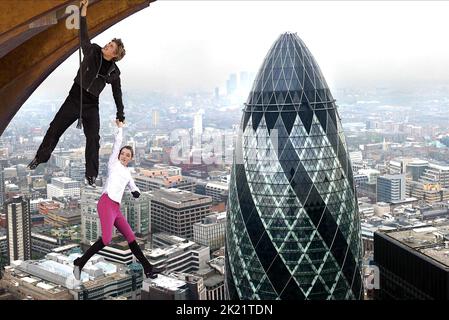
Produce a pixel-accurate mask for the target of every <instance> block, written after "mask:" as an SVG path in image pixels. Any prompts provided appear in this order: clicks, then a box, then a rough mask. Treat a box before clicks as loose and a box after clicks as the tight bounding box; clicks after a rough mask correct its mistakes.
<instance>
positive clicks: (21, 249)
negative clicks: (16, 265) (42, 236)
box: [4, 196, 31, 262]
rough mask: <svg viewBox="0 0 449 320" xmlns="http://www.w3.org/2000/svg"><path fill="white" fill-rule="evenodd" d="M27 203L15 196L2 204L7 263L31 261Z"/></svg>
mask: <svg viewBox="0 0 449 320" xmlns="http://www.w3.org/2000/svg"><path fill="white" fill-rule="evenodd" d="M29 207H30V206H29V203H28V201H26V200H23V198H22V197H21V196H15V197H13V198H12V199H10V200H8V201H6V202H5V204H4V208H5V213H6V226H7V234H6V241H7V250H8V256H9V261H10V262H11V261H14V260H30V259H31V218H30V211H29Z"/></svg>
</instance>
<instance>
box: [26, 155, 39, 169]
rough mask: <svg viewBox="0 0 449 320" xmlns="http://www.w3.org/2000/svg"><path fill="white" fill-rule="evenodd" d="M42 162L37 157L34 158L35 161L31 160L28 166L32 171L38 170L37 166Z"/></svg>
mask: <svg viewBox="0 0 449 320" xmlns="http://www.w3.org/2000/svg"><path fill="white" fill-rule="evenodd" d="M40 163H41V162H40V161H39V159H38V158H37V156H36V157H34V159H33V160H31V162H30V163H29V164H28V169H30V170H34V169H36V168H37V166H38V165H39V164H40Z"/></svg>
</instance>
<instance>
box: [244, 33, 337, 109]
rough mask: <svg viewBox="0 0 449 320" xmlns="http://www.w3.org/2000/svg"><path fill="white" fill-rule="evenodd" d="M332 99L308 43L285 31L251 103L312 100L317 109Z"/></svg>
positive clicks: (260, 76)
mask: <svg viewBox="0 0 449 320" xmlns="http://www.w3.org/2000/svg"><path fill="white" fill-rule="evenodd" d="M275 92H276V94H275ZM328 101H329V102H331V101H333V98H332V95H331V93H330V91H329V88H328V85H327V83H326V80H325V79H324V77H323V75H322V73H321V70H320V68H319V66H318V64H317V63H316V61H315V59H314V58H313V56H312V54H311V53H310V51H309V49H308V48H307V46H306V45H305V44H304V42H303V41H302V40H301V39H300V38H299V37H298V35H297V34H296V33H292V32H285V33H283V34H281V35H280V36H279V38H278V39H277V40H276V41H275V42H274V44H273V46H272V47H271V49H270V50H269V51H268V54H267V56H266V57H265V59H264V62H263V64H262V66H261V68H260V69H259V72H258V74H257V76H256V80H255V82H254V85H253V88H252V90H251V92H250V95H249V97H248V100H247V105H250V106H262V105H263V106H268V105H278V104H284V103H287V104H301V103H303V104H304V103H308V104H310V105H311V108H312V109H313V107H314V104H316V103H323V102H328ZM253 111H257V110H253ZM260 111H262V110H260Z"/></svg>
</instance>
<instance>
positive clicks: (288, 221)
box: [226, 33, 363, 299]
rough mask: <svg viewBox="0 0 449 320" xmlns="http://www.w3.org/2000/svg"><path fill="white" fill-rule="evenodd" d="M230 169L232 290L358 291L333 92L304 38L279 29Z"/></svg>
mask: <svg viewBox="0 0 449 320" xmlns="http://www.w3.org/2000/svg"><path fill="white" fill-rule="evenodd" d="M237 153H238V154H239V155H241V157H239V158H241V160H242V161H240V162H237V161H236V159H237V157H236V156H235V155H234V164H233V167H232V172H231V182H230V195H229V205H228V215H229V219H228V223H227V230H226V232H227V233H226V285H227V288H228V291H229V294H230V297H231V299H361V298H362V293H363V287H362V278H361V252H362V251H361V249H362V248H361V235H360V221H359V218H358V207H357V199H356V195H355V192H354V186H353V182H352V181H353V177H352V171H351V165H350V163H349V157H348V152H347V148H346V142H345V139H344V134H343V131H342V127H341V123H340V118H339V116H338V112H337V109H336V105H335V101H334V99H333V97H332V95H331V93H330V90H329V88H328V86H327V84H326V81H325V79H324V77H323V76H322V74H321V71H320V69H319V67H318V65H317V63H316V62H315V59H314V58H313V56H312V55H311V53H310V51H309V50H308V49H307V47H306V46H305V44H304V43H303V42H302V40H301V39H300V38H299V37H298V36H297V35H296V34H291V33H286V34H283V35H281V36H280V37H279V39H278V40H277V41H276V42H275V43H274V44H273V46H272V48H271V49H270V51H269V52H268V54H267V56H266V57H265V60H264V62H263V64H262V67H261V68H260V70H259V73H258V74H257V76H256V79H255V82H254V85H253V88H252V90H251V92H250V95H249V97H248V100H247V103H246V106H245V109H244V113H243V117H242V122H241V134H239V137H238V139H237V146H236V149H235V154H237Z"/></svg>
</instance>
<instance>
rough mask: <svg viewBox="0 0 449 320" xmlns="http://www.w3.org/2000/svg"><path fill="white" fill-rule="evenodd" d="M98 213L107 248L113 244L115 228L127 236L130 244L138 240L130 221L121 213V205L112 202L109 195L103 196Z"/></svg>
mask: <svg viewBox="0 0 449 320" xmlns="http://www.w3.org/2000/svg"><path fill="white" fill-rule="evenodd" d="M97 212H98V216H99V217H100V223H101V238H102V240H103V244H104V245H105V246H106V245H108V244H109V242H111V239H112V227H113V226H115V227H116V228H117V229H118V230H119V231H120V232H121V233H122V234H123V235H124V236H125V238H126V241H128V243H130V242H133V241H134V240H135V239H136V238H135V236H134V232H133V230H132V229H131V227H130V226H129V223H128V221H126V219H125V217H124V216H123V214H122V213H121V212H120V203H118V202H115V201H113V200H111V198H109V196H108V194H107V193H103V194H102V195H101V197H100V200H99V201H98V204H97Z"/></svg>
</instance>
